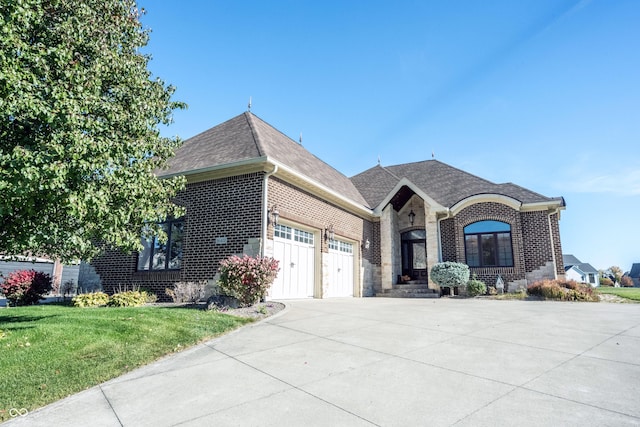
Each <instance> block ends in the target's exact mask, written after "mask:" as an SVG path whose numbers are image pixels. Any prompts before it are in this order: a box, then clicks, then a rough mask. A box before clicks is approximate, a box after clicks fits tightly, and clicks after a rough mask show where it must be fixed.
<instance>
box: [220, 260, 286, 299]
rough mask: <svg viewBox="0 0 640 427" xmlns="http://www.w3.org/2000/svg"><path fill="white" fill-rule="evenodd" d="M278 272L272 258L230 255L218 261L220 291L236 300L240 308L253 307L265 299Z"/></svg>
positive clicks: (276, 264) (276, 262)
mask: <svg viewBox="0 0 640 427" xmlns="http://www.w3.org/2000/svg"><path fill="white" fill-rule="evenodd" d="M278 270H279V269H278V260H276V259H274V258H269V257H265V258H261V257H255V258H253V257H250V256H247V255H245V256H243V257H242V258H241V257H239V256H236V255H232V256H230V257H229V258H226V259H223V260H222V261H220V280H219V282H218V284H219V286H220V291H221V292H222V294H223V295H228V296H231V297H234V298H236V299H237V300H238V302H239V303H240V305H241V306H245V307H247V306H250V305H253V304H255V303H257V302H259V301H260V300H262V299H263V298H264V297H265V295H266V294H267V290H268V289H269V286H271V284H272V283H273V281H274V280H275V278H276V274H278Z"/></svg>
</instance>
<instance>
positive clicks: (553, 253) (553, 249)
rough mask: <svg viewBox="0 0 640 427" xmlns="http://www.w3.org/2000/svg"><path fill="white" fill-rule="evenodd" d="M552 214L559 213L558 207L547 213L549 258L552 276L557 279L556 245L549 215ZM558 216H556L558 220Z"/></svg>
mask: <svg viewBox="0 0 640 427" xmlns="http://www.w3.org/2000/svg"><path fill="white" fill-rule="evenodd" d="M554 214H558V216H559V214H560V209H559V208H555V209H554V210H553V211H549V213H548V214H547V222H548V224H549V240H550V241H551V259H552V261H553V278H554V279H557V278H558V269H557V267H558V265H557V264H556V261H557V260H556V247H555V245H554V239H553V226H552V224H551V215H554ZM559 219H560V218H558V220H559Z"/></svg>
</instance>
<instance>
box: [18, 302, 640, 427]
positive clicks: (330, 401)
mask: <svg viewBox="0 0 640 427" xmlns="http://www.w3.org/2000/svg"><path fill="white" fill-rule="evenodd" d="M287 305H288V308H287V309H286V310H285V311H284V312H281V313H280V314H279V315H277V316H275V317H273V318H270V319H267V320H266V321H263V322H262V323H259V324H255V325H251V326H248V327H245V328H243V329H240V330H238V331H236V332H234V333H231V334H229V335H226V336H224V337H221V338H218V339H215V340H213V341H211V342H208V343H206V344H204V345H200V346H198V347H195V348H192V349H189V350H187V351H185V352H182V353H179V354H176V355H174V356H171V357H168V358H165V359H163V360H161V361H158V362H156V363H154V364H152V365H149V366H147V367H144V368H142V369H138V370H136V371H134V372H131V373H129V374H127V375H124V376H122V377H120V378H117V379H115V380H112V381H109V382H107V383H105V384H102V385H101V386H99V387H95V388H92V389H90V390H87V391H85V392H82V393H79V394H77V395H74V396H72V397H70V398H67V399H65V400H62V401H60V402H57V403H55V404H52V405H50V406H48V407H46V408H43V409H41V410H39V411H36V412H33V413H31V414H29V415H27V416H26V417H18V418H15V419H14V420H12V421H10V422H8V425H10V426H12V427H13V426H21V425H29V426H88V425H91V426H175V425H181V426H182V425H184V426H227V425H229V426H305V427H308V426H371V425H381V426H412V425H414V426H452V425H455V426H482V425H485V426H500V425H505V426H506V425H509V426H511V425H517V426H526V425H531V426H540V425H549V426H551V425H553V426H557V425H562V426H569V425H575V426H601V425H611V426H624V425H640V404H638V398H639V396H640V305H638V304H607V303H560V302H529V301H492V300H478V299H459V300H458V299H446V298H442V299H437V300H433V299H424V300H418V299H384V298H365V299H334V300H300V301H289V302H287Z"/></svg>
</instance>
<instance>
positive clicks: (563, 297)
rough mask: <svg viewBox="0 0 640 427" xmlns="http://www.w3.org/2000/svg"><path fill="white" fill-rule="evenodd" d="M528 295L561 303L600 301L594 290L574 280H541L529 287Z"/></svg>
mask: <svg viewBox="0 0 640 427" xmlns="http://www.w3.org/2000/svg"><path fill="white" fill-rule="evenodd" d="M527 294H529V295H533V296H538V297H542V298H545V299H554V300H560V301H598V300H599V298H598V295H597V294H596V293H595V292H594V291H593V288H592V287H591V286H589V285H585V284H583V283H578V282H576V281H574V280H569V281H564V280H541V281H538V282H535V283H532V284H531V285H529V286H528V287H527Z"/></svg>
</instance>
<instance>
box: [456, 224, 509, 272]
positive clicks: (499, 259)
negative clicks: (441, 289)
mask: <svg viewBox="0 0 640 427" xmlns="http://www.w3.org/2000/svg"><path fill="white" fill-rule="evenodd" d="M482 222H487V228H490V227H491V225H493V224H491V225H490V224H489V223H501V224H504V225H505V226H507V227H508V231H506V230H500V231H474V232H470V233H469V232H466V231H464V251H465V259H466V261H467V265H468V266H469V267H476V268H483V267H513V266H514V259H513V235H512V234H511V224H509V223H507V222H504V221H496V220H487V221H476V222H474V223H471V224H468V225H467V226H465V227H464V228H465V230H466V228H467V227H469V226H471V225H474V224H476V225H477V224H479V223H482ZM474 228H475V227H474ZM507 234H508V239H504V237H503V236H504V235H507ZM501 237H503V239H501ZM504 240H508V242H509V246H508V248H505V247H504V245H503V244H501V242H502V241H504ZM483 242H484V243H486V242H491V247H490V251H489V255H491V258H492V259H491V260H489V261H488V260H487V259H485V256H484V255H485V253H483V245H482V244H483ZM473 249H476V250H475V251H474V250H473ZM501 249H502V250H504V249H508V252H507V253H506V255H507V256H506V258H508V259H507V260H505V259H503V258H504V257H503V256H501V254H502V255H505V254H503V253H501ZM502 252H504V251H502ZM509 261H510V262H509Z"/></svg>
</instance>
